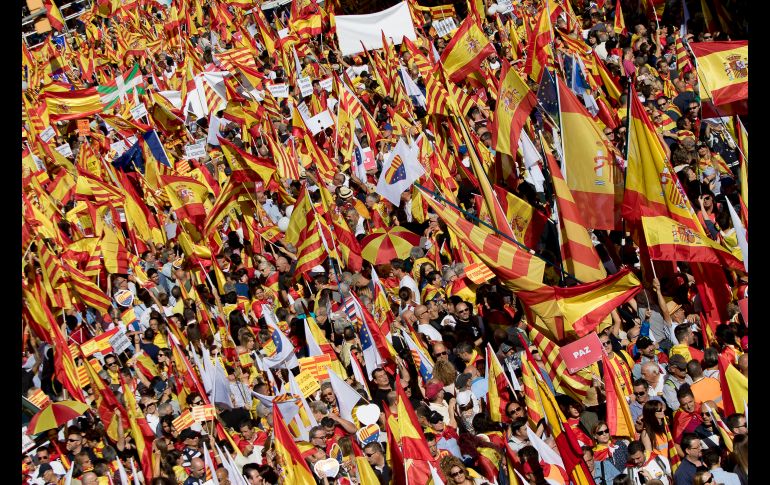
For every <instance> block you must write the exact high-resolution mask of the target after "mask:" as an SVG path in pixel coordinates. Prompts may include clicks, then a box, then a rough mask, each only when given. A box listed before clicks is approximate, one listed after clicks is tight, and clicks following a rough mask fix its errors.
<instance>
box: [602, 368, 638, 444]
mask: <svg viewBox="0 0 770 485" xmlns="http://www.w3.org/2000/svg"><path fill="white" fill-rule="evenodd" d="M602 365H603V366H604V393H605V396H606V397H607V426H608V427H609V428H610V435H612V436H624V437H628V438H629V439H631V440H633V439H636V429H635V428H634V420H633V418H631V409H630V408H629V407H628V401H626V396H625V394H624V393H623V392H622V391H621V387H620V382H619V380H618V376H617V375H616V374H615V368H614V367H613V366H612V364H611V363H610V362H609V359H608V358H607V354H605V353H603V354H602Z"/></svg>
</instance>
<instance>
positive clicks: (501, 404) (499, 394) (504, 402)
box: [486, 343, 511, 423]
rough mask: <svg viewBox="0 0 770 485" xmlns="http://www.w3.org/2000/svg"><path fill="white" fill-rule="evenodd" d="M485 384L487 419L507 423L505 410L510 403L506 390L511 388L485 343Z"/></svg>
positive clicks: (501, 367) (500, 366)
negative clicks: (486, 387) (486, 389)
mask: <svg viewBox="0 0 770 485" xmlns="http://www.w3.org/2000/svg"><path fill="white" fill-rule="evenodd" d="M486 361H487V372H486V374H487V382H488V388H489V395H488V397H487V403H488V404H489V417H490V418H492V420H493V421H495V422H498V423H500V422H504V423H507V422H509V421H510V418H509V417H508V415H506V414H505V408H506V407H507V406H508V403H509V402H510V394H509V392H508V390H509V389H510V388H511V385H510V383H509V382H508V377H506V375H505V372H504V371H503V366H502V365H500V361H499V360H497V355H495V353H494V351H492V346H491V345H489V344H488V343H487V359H486Z"/></svg>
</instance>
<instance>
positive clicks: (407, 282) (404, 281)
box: [398, 274, 421, 305]
mask: <svg viewBox="0 0 770 485" xmlns="http://www.w3.org/2000/svg"><path fill="white" fill-rule="evenodd" d="M404 286H406V287H407V288H409V289H410V290H412V297H413V299H414V301H415V302H416V303H417V304H418V305H420V304H421V303H420V289H419V287H418V286H417V282H416V281H414V278H412V277H411V276H409V274H405V275H404V277H403V278H401V281H399V282H398V287H399V288H402V287H404Z"/></svg>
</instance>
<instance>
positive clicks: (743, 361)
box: [738, 353, 749, 377]
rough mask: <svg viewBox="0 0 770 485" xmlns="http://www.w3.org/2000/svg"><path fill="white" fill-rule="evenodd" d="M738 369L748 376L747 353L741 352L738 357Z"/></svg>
mask: <svg viewBox="0 0 770 485" xmlns="http://www.w3.org/2000/svg"><path fill="white" fill-rule="evenodd" d="M738 369H740V370H741V374H743V375H744V376H746V377H749V354H748V353H746V354H741V356H740V357H738Z"/></svg>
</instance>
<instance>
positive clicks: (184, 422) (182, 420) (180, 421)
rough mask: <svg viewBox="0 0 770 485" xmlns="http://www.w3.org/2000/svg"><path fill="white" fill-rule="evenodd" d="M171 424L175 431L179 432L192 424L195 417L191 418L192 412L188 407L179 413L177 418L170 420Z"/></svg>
mask: <svg viewBox="0 0 770 485" xmlns="http://www.w3.org/2000/svg"><path fill="white" fill-rule="evenodd" d="M171 424H172V425H173V426H174V429H175V430H176V432H177V433H181V432H182V431H184V430H186V429H187V428H189V427H190V426H192V425H193V424H195V419H193V416H192V413H191V412H190V410H189V409H185V411H184V412H183V413H182V414H180V415H179V417H178V418H176V419H175V420H173V421H171Z"/></svg>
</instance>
